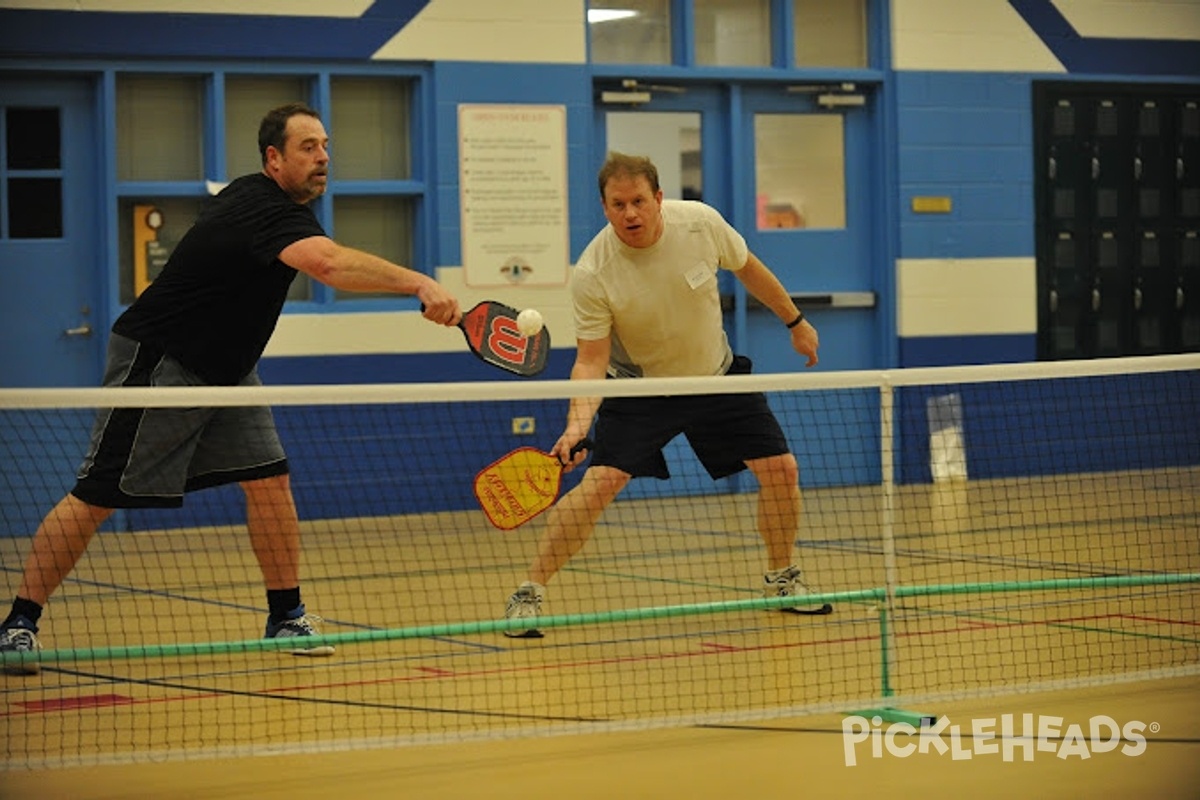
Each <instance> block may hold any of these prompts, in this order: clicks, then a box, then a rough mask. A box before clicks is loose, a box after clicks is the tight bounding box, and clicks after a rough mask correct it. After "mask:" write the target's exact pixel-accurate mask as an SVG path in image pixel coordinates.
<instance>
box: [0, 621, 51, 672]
mask: <svg viewBox="0 0 1200 800" xmlns="http://www.w3.org/2000/svg"><path fill="white" fill-rule="evenodd" d="M41 649H42V645H41V643H40V642H38V638H37V626H36V625H34V624H33V623H32V622H30V621H29V620H27V619H25V617H17V618H16V619H15V620H13V621H12V622H11V623H9V624H8V625H6V626H5V627H3V628H0V653H27V654H28V655H27V656H26V657H25V658H23V659H21V660H18V661H7V660H6V661H5V662H4V673H5V674H6V675H37V674H38V670H39V669H40V668H41V665H40V664H38V662H37V651H38V650H41Z"/></svg>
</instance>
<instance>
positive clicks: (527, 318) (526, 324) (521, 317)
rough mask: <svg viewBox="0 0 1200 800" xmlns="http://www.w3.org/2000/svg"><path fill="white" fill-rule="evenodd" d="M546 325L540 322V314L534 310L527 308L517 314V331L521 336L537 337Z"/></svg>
mask: <svg viewBox="0 0 1200 800" xmlns="http://www.w3.org/2000/svg"><path fill="white" fill-rule="evenodd" d="M545 324H546V323H545V322H544V321H543V320H542V312H540V311H537V310H536V309H532V308H527V309H525V310H524V311H522V312H521V313H520V314H517V330H519V331H520V332H521V335H522V336H526V337H529V336H537V335H538V334H539V333H541V332H542V326H543V325H545Z"/></svg>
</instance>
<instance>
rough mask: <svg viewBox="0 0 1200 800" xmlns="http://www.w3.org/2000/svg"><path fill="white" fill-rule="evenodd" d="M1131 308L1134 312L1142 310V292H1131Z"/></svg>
mask: <svg viewBox="0 0 1200 800" xmlns="http://www.w3.org/2000/svg"><path fill="white" fill-rule="evenodd" d="M1133 308H1134V310H1135V311H1141V310H1142V290H1141V288H1137V289H1134V290H1133Z"/></svg>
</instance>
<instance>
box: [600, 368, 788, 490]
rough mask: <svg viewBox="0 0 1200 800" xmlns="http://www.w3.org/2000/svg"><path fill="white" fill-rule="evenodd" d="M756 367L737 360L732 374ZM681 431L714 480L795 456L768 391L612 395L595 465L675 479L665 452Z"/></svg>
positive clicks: (603, 411) (602, 409)
mask: <svg viewBox="0 0 1200 800" xmlns="http://www.w3.org/2000/svg"><path fill="white" fill-rule="evenodd" d="M750 369H751V363H750V359H748V358H746V357H745V356H735V357H734V360H733V365H732V366H731V367H730V368H729V372H728V373H727V374H731V375H734V374H747V373H749V372H750ZM631 380H636V379H631ZM681 433H682V434H683V435H684V436H686V437H687V440H688V444H689V445H691V448H692V450H693V451H694V452H695V453H696V457H697V458H699V459H700V463H701V464H703V465H704V469H705V470H707V471H708V474H709V476H711V477H712V478H713V480H717V479H720V478H726V477H728V476H730V475H734V474H736V473H738V472H741V471H742V470H744V469H746V461H748V460H752V459H756V458H767V457H770V456H779V455H784V454H786V453H789V452H791V451H790V450H789V449H788V443H787V439H786V438H785V437H784V435H783V429H782V428H780V426H779V421H778V420H777V419H776V418H775V414H774V413H773V412H772V411H771V408H770V406H769V405H768V404H767V398H766V395H764V394H763V393H762V392H751V393H745V394H698V395H679V396H672V397H609V398H606V399H605V400H604V401H603V402H602V403H601V404H600V411H599V413H598V415H597V419H596V430H595V433H594V436H593V440H594V442H595V449H594V450H593V451H592V461H591V466H594V467H595V466H604V467H615V468H616V469H619V470H621V471H622V472H625V473H628V474H629V475H631V476H633V477H635V478H640V477H646V478H661V479H666V478H669V477H671V473H670V470H669V469H668V468H667V462H666V459H665V458H664V457H663V452H662V451H663V448H664V447H665V446H666V445H667V443H668V442H670V441H671V440H672V439H674V438H675V437H676V436H678V435H679V434H681Z"/></svg>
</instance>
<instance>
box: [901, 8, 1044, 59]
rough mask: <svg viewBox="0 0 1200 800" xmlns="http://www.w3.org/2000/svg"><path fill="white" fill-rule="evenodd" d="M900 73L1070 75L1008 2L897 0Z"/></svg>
mask: <svg viewBox="0 0 1200 800" xmlns="http://www.w3.org/2000/svg"><path fill="white" fill-rule="evenodd" d="M892 43H893V61H894V66H895V68H896V69H898V70H931V71H947V70H954V71H961V72H1065V71H1066V70H1065V69H1064V67H1063V65H1062V62H1060V61H1059V60H1058V59H1057V58H1055V57H1054V54H1052V53H1051V52H1050V50H1049V49H1048V48H1047V47H1046V46H1045V45H1044V44H1042V41H1041V40H1040V39H1039V38H1038V37H1037V36H1036V35H1035V34H1034V33H1033V31H1031V30H1030V29H1029V26H1028V25H1026V24H1025V20H1023V19H1022V18H1021V15H1020V14H1018V13H1017V12H1016V10H1015V9H1014V8H1013V7H1012V6H1011V5H1009V3H1008V2H1007V0H971V1H970V2H969V3H964V2H962V0H892Z"/></svg>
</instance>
